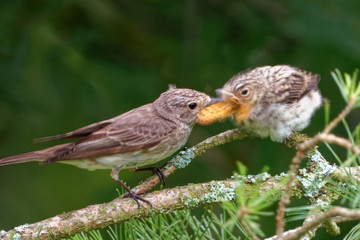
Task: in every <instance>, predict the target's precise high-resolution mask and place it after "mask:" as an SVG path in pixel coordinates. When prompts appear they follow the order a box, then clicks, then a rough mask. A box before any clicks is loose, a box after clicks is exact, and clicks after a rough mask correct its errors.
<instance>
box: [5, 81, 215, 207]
mask: <svg viewBox="0 0 360 240" xmlns="http://www.w3.org/2000/svg"><path fill="white" fill-rule="evenodd" d="M209 102H210V97H209V96H207V95H206V94H204V93H201V92H198V91H195V90H191V89H176V88H170V89H169V90H168V91H166V92H164V93H163V94H161V96H160V97H159V98H158V99H157V100H155V101H154V102H153V103H150V104H147V105H144V106H141V107H138V108H135V109H133V110H131V111H129V112H126V113H123V114H121V115H119V116H117V117H114V118H111V119H109V120H105V121H102V122H98V123H94V124H91V125H88V126H86V127H83V128H80V129H78V130H75V131H72V132H69V133H66V134H62V135H57V136H52V137H45V138H42V139H38V141H49V140H56V139H68V138H80V140H78V141H75V142H71V143H65V144H61V145H57V146H54V147H50V148H47V149H44V150H39V151H34V152H29V153H24V154H20V155H16V156H11V157H7V158H3V159H0V165H7V164H14V163H21V162H28V161H41V162H40V164H48V163H52V162H58V161H60V162H62V163H68V164H72V165H76V166H78V167H81V168H86V169H89V170H94V169H107V168H109V169H113V170H112V173H111V176H112V178H114V179H115V180H116V181H118V182H119V183H120V184H121V185H123V186H124V188H126V189H127V190H128V191H129V194H130V195H131V196H132V197H133V198H134V199H135V201H136V202H137V203H138V201H137V199H140V200H142V201H145V202H147V201H146V200H145V199H143V198H142V197H140V196H138V195H136V194H135V193H133V192H132V191H131V190H130V189H129V188H127V187H126V186H125V184H123V183H122V182H121V181H120V179H119V176H118V175H119V174H118V173H119V171H120V170H121V169H124V168H135V167H141V166H144V165H148V164H152V163H155V162H158V161H160V160H162V159H164V158H166V157H168V156H170V155H172V154H173V153H174V152H176V151H177V150H178V149H179V148H181V147H182V146H183V145H184V144H185V143H186V141H187V139H188V137H189V135H190V132H191V129H192V127H193V125H194V123H195V120H196V117H197V115H198V113H199V112H200V110H201V109H202V108H203V107H205V106H206V105H207V104H208V103H209ZM138 204H139V203H138Z"/></svg>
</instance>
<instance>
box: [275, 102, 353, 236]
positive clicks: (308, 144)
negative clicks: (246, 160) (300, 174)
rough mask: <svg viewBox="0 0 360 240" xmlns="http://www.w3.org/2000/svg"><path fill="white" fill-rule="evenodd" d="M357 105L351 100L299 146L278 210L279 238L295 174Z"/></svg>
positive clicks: (277, 228)
mask: <svg viewBox="0 0 360 240" xmlns="http://www.w3.org/2000/svg"><path fill="white" fill-rule="evenodd" d="M355 103H356V99H355V98H350V100H349V102H348V103H347V105H346V106H345V108H344V109H343V110H342V111H341V112H340V113H339V115H338V116H337V117H336V118H335V119H334V120H332V121H331V122H330V123H329V124H328V125H327V126H326V127H325V128H324V130H323V131H322V132H321V133H318V134H317V135H315V136H314V137H312V138H310V139H308V140H306V141H304V142H303V143H301V144H299V149H298V150H297V151H296V154H295V156H294V157H293V159H292V160H291V164H290V167H289V170H288V174H289V175H290V179H289V180H288V183H287V187H286V189H285V192H284V194H283V196H282V197H281V199H280V201H279V207H278V209H277V215H276V235H277V236H279V238H281V236H282V233H283V232H284V228H285V222H284V218H285V208H286V206H287V205H288V204H289V203H290V199H289V191H290V186H291V184H292V182H293V181H294V179H295V172H296V171H297V169H299V166H300V163H301V161H302V159H304V158H305V154H306V153H309V152H311V151H312V150H314V148H316V145H317V144H318V143H319V142H322V141H324V137H326V136H333V135H331V134H329V133H330V131H332V130H333V129H334V128H335V127H336V126H337V125H338V124H339V122H340V121H341V120H342V119H343V118H345V117H346V116H347V115H348V114H349V113H350V111H351V109H352V108H353V106H354V105H355ZM331 140H334V138H333V137H332V138H331ZM351 145H352V144H351ZM348 149H350V150H352V151H354V150H357V148H356V147H349V148H348Z"/></svg>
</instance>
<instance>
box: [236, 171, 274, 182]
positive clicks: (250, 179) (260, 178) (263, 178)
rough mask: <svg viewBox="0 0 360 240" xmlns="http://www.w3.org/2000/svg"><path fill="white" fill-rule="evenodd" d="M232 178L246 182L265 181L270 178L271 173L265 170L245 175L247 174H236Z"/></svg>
mask: <svg viewBox="0 0 360 240" xmlns="http://www.w3.org/2000/svg"><path fill="white" fill-rule="evenodd" d="M233 178H235V179H236V180H238V181H243V182H246V183H258V182H265V181H266V180H268V179H269V178H271V175H270V174H269V173H267V172H263V173H260V174H258V175H247V176H242V175H239V174H236V175H235V176H234V177H233Z"/></svg>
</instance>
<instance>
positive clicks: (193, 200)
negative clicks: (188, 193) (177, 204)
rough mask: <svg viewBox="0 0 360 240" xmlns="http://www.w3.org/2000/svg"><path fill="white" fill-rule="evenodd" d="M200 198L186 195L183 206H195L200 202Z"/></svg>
mask: <svg viewBox="0 0 360 240" xmlns="http://www.w3.org/2000/svg"><path fill="white" fill-rule="evenodd" d="M200 202H201V201H200V199H198V198H192V197H188V199H187V200H186V201H185V202H184V204H185V206H188V207H197V206H198V205H199V204H200Z"/></svg>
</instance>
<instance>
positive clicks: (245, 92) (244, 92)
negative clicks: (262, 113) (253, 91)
mask: <svg viewBox="0 0 360 240" xmlns="http://www.w3.org/2000/svg"><path fill="white" fill-rule="evenodd" d="M248 93H249V90H248V89H243V90H242V91H241V95H243V96H246V95H247V94H248Z"/></svg>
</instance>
